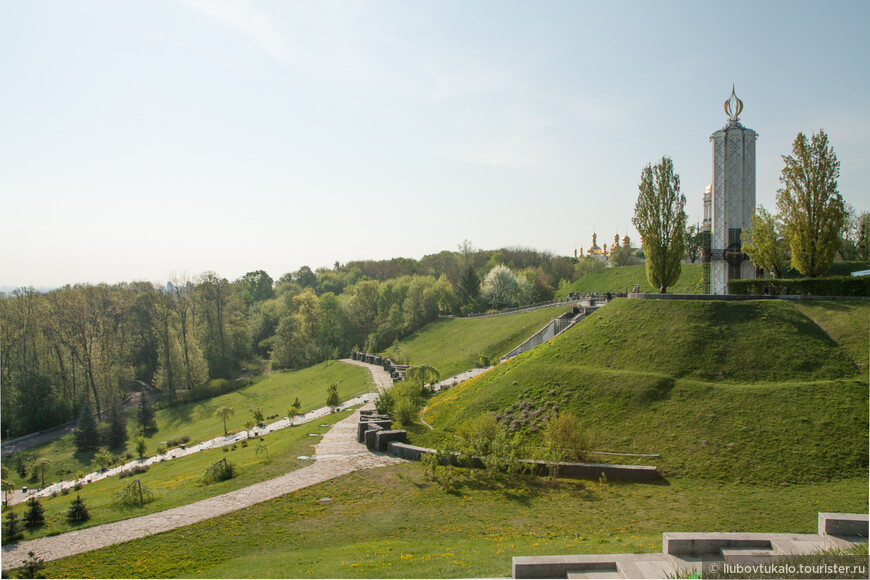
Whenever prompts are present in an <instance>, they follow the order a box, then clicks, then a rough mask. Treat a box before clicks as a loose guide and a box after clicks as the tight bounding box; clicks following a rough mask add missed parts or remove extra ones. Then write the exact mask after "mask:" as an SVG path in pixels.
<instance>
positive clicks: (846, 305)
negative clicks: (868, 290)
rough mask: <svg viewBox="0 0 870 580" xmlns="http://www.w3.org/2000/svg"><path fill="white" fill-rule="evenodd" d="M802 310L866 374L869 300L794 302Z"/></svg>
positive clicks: (869, 332)
mask: <svg viewBox="0 0 870 580" xmlns="http://www.w3.org/2000/svg"><path fill="white" fill-rule="evenodd" d="M794 305H795V308H797V309H798V310H800V311H801V312H802V313H804V314H805V315H806V316H808V317H809V318H811V319H813V321H814V322H815V323H816V324H818V325H819V326H820V327H821V328H822V329H823V330H824V331H825V332H826V333H827V334H828V335H829V336H830V337H831V338H832V339H833V340H835V341H837V343H838V344H839V345H840V346H841V347H842V348H843V350H844V351H846V353H848V354H849V356H851V357H852V360H853V361H855V364H856V365H857V366H858V368H859V369H861V370H862V371H863V372H864V376H865V377H866V376H867V366H868V359H870V349H868V348H867V344H868V342H870V340H868V336H870V302H863V301H857V300H856V301H854V302H845V301H837V302H827V301H826V302H816V301H806V302H794Z"/></svg>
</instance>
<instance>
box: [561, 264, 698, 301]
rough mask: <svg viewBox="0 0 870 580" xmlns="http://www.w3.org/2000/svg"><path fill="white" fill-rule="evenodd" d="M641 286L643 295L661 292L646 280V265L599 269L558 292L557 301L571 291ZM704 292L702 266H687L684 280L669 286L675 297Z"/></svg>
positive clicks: (683, 267)
mask: <svg viewBox="0 0 870 580" xmlns="http://www.w3.org/2000/svg"><path fill="white" fill-rule="evenodd" d="M635 284H640V291H641V292H658V291H659V289H658V288H653V287H652V285H651V284H650V283H649V281H648V280H647V277H646V266H645V265H644V264H639V265H637V266H617V267H615V268H602V269H600V270H595V271H594V272H591V273H589V274H587V275H585V276H583V277H582V278H579V279H578V280H575V281H574V282H572V283H570V284H567V285H565V286H562V287H561V288H559V290H558V291H556V298H565V297H566V296H568V293H569V292H581V293H586V292H599V293H604V292H614V293H616V292H631V290H632V289H633V288H634V285H635ZM703 291H704V271H703V270H702V268H701V264H683V265H682V269H681V270H680V278H679V280H677V283H676V284H674V285H673V286H670V287H668V292H670V293H671V294H700V293H702V292H703Z"/></svg>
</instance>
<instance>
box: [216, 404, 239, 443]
mask: <svg viewBox="0 0 870 580" xmlns="http://www.w3.org/2000/svg"><path fill="white" fill-rule="evenodd" d="M214 414H215V416H216V417H220V418H221V419H223V422H224V437H226V436H227V419H229V418H230V417H232V416H233V415H235V414H236V412H235V410H233V408H232V407H227V406H223V407H218V408H217V410H216V411H215V412H214Z"/></svg>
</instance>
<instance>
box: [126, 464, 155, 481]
mask: <svg viewBox="0 0 870 580" xmlns="http://www.w3.org/2000/svg"><path fill="white" fill-rule="evenodd" d="M150 467H151V466H150V465H134V466H133V467H130V468H129V469H125V470H124V471H122V472H121V473H119V474H118V478H119V479H124V478H125V477H131V476H133V475H139V474H141V473H145V472H146V471H148V469H149V468H150Z"/></svg>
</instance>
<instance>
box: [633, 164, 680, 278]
mask: <svg viewBox="0 0 870 580" xmlns="http://www.w3.org/2000/svg"><path fill="white" fill-rule="evenodd" d="M638 189H639V194H638V197H637V203H636V204H635V206H634V217H633V218H632V220H631V222H632V223H633V224H634V227H635V228H637V231H638V232H639V233H640V236H641V241H642V243H643V251H644V255H645V256H646V276H647V279H648V280H649V283H650V284H651V285H652V286H653V287H658V288H659V289H660V291H661V292H662V293H663V294H664V293H665V292H667V289H668V286H671V285H673V284H674V283H676V281H677V280H678V279H679V278H680V267H681V266H680V261H681V260H682V259H683V254H684V253H685V240H684V236H685V229H686V212H685V209H684V208H685V206H686V197H685V196H684V195H681V194H680V176H679V175H677V174H676V173H674V162H673V161H672V160H671V159H670V158H669V157H662V160H661V163H659V164H657V165H655V166H652V165H647V166H646V167H645V168H644V169H643V171H642V172H641V178H640V185H639V187H638Z"/></svg>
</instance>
